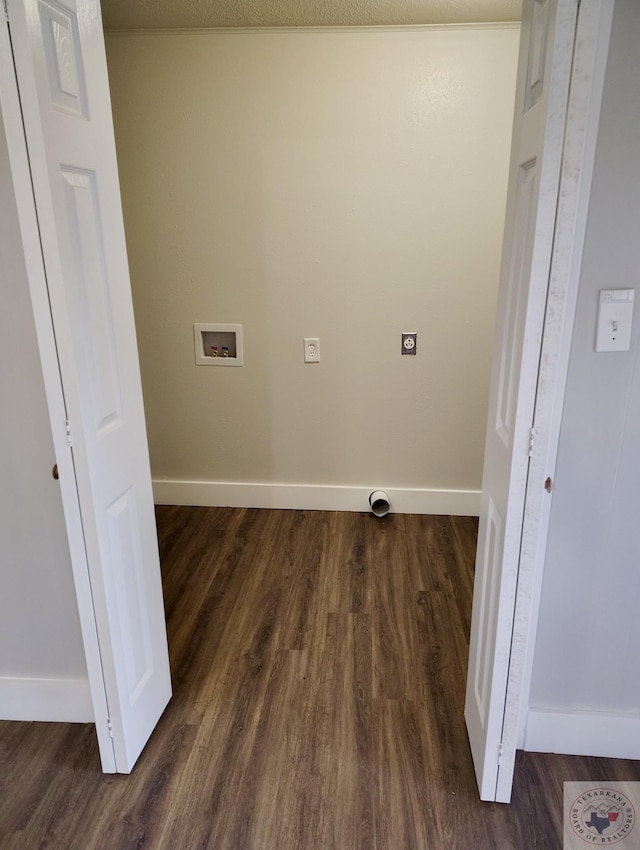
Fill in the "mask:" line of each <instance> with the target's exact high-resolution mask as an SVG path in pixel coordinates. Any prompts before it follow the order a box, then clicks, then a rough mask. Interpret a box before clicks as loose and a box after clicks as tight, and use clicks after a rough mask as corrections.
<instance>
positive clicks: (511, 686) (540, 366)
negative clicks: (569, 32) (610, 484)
mask: <svg viewBox="0 0 640 850" xmlns="http://www.w3.org/2000/svg"><path fill="white" fill-rule="evenodd" d="M613 6H614V0H581V2H580V9H579V15H578V20H577V28H576V33H575V41H574V44H573V45H570V46H569V45H568V47H567V49H568V50H569V49H571V50H572V51H573V58H572V68H571V76H570V88H569V93H568V100H567V112H566V118H565V124H564V139H563V148H562V159H561V166H560V178H559V191H558V202H557V208H556V214H555V221H554V222H552V223H551V224H552V227H553V233H554V235H553V246H552V252H551V261H550V267H549V276H548V280H547V281H545V282H544V286H545V287H547V296H546V307H545V312H544V319H543V322H542V325H541V326H540V327H539V328H531V327H530V328H529V332H530V333H532V334H536V333H539V338H540V356H539V359H538V361H537V362H536V363H533V362H532V363H530V364H528V365H527V368H528V369H529V372H528V374H527V375H526V376H524V381H523V376H522V375H521V381H520V392H522V384H523V383H524V384H525V386H526V385H529V386H532V387H533V388H534V389H533V401H534V404H533V409H534V414H533V422H532V429H531V443H530V451H529V454H528V456H526V457H525V456H523V457H517V458H514V460H513V463H514V464H518V465H519V467H520V469H521V474H522V476H523V477H524V478H525V479H526V489H525V494H524V501H523V513H522V530H521V534H520V548H519V559H518V565H517V578H516V591H515V599H514V608H513V617H512V620H511V625H510V626H509V628H510V630H511V633H510V638H509V640H508V641H507V642H508V643H509V644H510V650H509V657H508V663H507V677H506V683H505V685H504V692H503V693H501V695H500V698H501V700H502V704H503V705H504V713H503V721H502V730H501V743H500V747H499V752H496V753H490V752H489V751H488V750H487V751H486V758H487V759H488V760H489V759H493V760H494V764H496V777H497V780H496V787H495V795H492V796H490V797H483V799H491V800H495V801H497V802H503V803H508V802H509V801H510V799H511V788H512V783H513V773H514V767H515V755H516V749H518V748H522V746H523V743H524V733H525V728H526V720H527V712H528V708H529V691H530V686H531V675H532V669H533V656H534V651H535V639H536V630H537V624H538V613H539V607H540V596H541V590H542V577H543V572H544V562H545V555H546V543H547V534H548V527H549V517H550V510H551V503H552V495H551V494H550V492H547V490H546V488H545V482H546V480H547V478H549V479H551V482H552V481H553V477H554V471H555V464H556V458H557V451H558V443H559V436H560V425H561V420H562V408H563V402H564V392H565V386H566V378H567V372H568V366H569V353H570V346H571V338H572V332H573V323H574V318H575V308H576V301H577V295H578V286H579V280H580V272H581V264H582V249H583V246H584V238H585V231H586V222H587V214H588V208H589V198H590V191H591V182H592V176H593V166H594V159H595V150H596V142H597V135H598V124H599V118H600V107H601V102H602V92H603V88H604V78H605V72H606V65H607V57H608V50H609V40H610V34H611V22H612V17H613ZM539 285H542V282H539ZM523 368H524V367H523ZM534 370H535V374H534ZM551 489H552V485H551ZM496 760H497V761H496Z"/></svg>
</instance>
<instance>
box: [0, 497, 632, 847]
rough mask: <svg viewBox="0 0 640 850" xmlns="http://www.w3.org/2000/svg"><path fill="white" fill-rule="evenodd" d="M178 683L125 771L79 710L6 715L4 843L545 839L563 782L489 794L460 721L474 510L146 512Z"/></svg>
mask: <svg viewBox="0 0 640 850" xmlns="http://www.w3.org/2000/svg"><path fill="white" fill-rule="evenodd" d="M158 528H159V539H160V547H161V557H162V565H163V581H164V588H165V604H166V609H167V621H168V633H169V644H170V655H171V668H172V672H173V684H174V694H175V695H174V698H173V699H172V701H171V703H170V705H169V707H168V708H167V710H166V712H165V714H164V716H163V717H162V719H161V721H160V724H159V726H158V728H157V730H156V732H155V734H154V735H153V737H152V739H151V741H150V742H149V744H148V745H147V747H146V749H145V751H144V753H143V754H142V756H141V758H140V761H139V763H138V765H137V766H136V767H135V769H134V772H133V773H132V775H131V776H128V777H127V776H105V775H103V774H101V773H100V765H99V759H98V751H97V744H96V741H95V737H94V731H93V727H91V726H83V725H67V724H35V723H33V724H32V723H9V722H5V723H0V848H2V850H32V848H56V850H57V848H64V849H65V850H94V848H95V850H129V848H153V850H156V848H157V850H165V848H166V850H174V849H175V850H195V848H212V850H267V848H268V850H294V848H295V850H316V848H317V850H360V848H362V850H365V848H370V850H412V848H416V850H418V849H419V850H424V848H430V849H431V848H433V850H439V848H443V850H444V848H447V850H449V848H453V849H454V850H485V849H486V850H489V848H491V850H493V848H498V850H509V848H514V849H515V850H537V848H539V850H543V849H544V850H554V848H560V847H561V846H562V839H561V809H562V783H563V781H564V780H569V779H572V780H590V781H594V782H596V783H600V782H603V781H605V780H610V781H612V780H640V763H638V762H630V761H629V762H625V761H613V760H608V759H594V758H577V757H571V758H570V757H562V756H550V755H535V754H522V753H521V754H519V756H518V761H517V767H516V781H515V786H514V793H513V802H512V804H511V805H510V806H504V805H498V804H487V803H481V802H480V801H479V800H478V798H477V791H476V785H475V780H474V776H473V768H472V764H471V757H470V754H469V748H468V742H467V736H466V731H465V727H464V720H463V700H464V689H465V674H466V663H467V641H468V634H469V619H470V613H471V593H472V581H473V578H472V569H473V562H474V552H475V535H476V522H475V520H473V519H469V518H452V517H427V516H401V515H391V516H388V517H386V518H385V519H383V520H376V519H374V518H373V517H372V516H371V515H369V514H352V513H325V512H305V511H259V510H244V509H230V508H182V507H180V508H178V507H162V508H159V509H158Z"/></svg>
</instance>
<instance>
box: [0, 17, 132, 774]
mask: <svg viewBox="0 0 640 850" xmlns="http://www.w3.org/2000/svg"><path fill="white" fill-rule="evenodd" d="M4 18H5V19H4V26H0V109H1V110H2V115H3V120H4V125H5V132H6V137H7V148H8V153H9V162H10V167H11V175H12V181H13V188H14V193H15V200H16V207H17V211H18V221H19V225H20V232H21V237H22V248H23V252H24V257H25V265H26V270H27V277H28V281H29V292H30V297H31V305H32V310H33V316H34V321H35V325H36V328H37V334H36V337H37V343H38V351H39V355H40V364H41V367H42V373H43V378H44V385H45V394H46V398H47V406H48V410H49V420H50V425H51V433H52V437H53V446H54V451H55V456H56V463H57V465H58V470H59V474H60V478H59V483H60V493H61V496H62V506H63V511H64V518H65V525H66V529H67V537H68V541H69V552H70V555H71V567H72V572H73V581H74V585H75V591H76V598H77V602H78V613H79V616H80V627H81V631H82V640H83V644H84V652H85V659H86V663H87V675H88V679H89V690H90V693H91V702H92V706H93V722H94V723H95V727H96V734H97V738H98V747H99V750H100V759H101V762H102V769H103V771H104V772H105V773H115V771H116V759H115V751H114V742H113V738H112V735H111V729H110V722H109V710H108V705H107V697H106V690H105V682H104V672H103V668H102V659H101V655H100V645H99V642H98V631H97V626H96V617H95V611H94V607H93V595H92V591H91V582H90V578H89V567H88V562H87V553H86V550H85V542H84V532H83V528H82V518H81V513H80V502H79V497H78V491H77V487H76V477H75V468H74V464H73V456H72V453H71V446H70V442H69V435H68V432H67V411H66V404H65V398H64V391H63V386H62V378H61V375H60V370H59V367H58V353H57V347H56V339H55V331H54V325H53V318H52V315H51V309H50V305H49V295H48V290H47V279H46V273H45V267H44V260H43V256H42V247H41V244H40V230H39V225H38V214H37V208H36V203H35V198H34V194H33V187H32V183H31V171H30V164H29V155H28V152H27V142H26V138H25V134H24V127H23V123H22V111H21V106H20V96H19V93H18V83H17V79H16V75H15V68H14V66H13V52H12V48H11V39H10V35H9V27H8V19H7V16H6V15H5V16H4Z"/></svg>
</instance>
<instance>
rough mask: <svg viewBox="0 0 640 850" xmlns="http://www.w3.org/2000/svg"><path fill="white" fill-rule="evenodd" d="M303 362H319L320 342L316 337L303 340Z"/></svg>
mask: <svg viewBox="0 0 640 850" xmlns="http://www.w3.org/2000/svg"><path fill="white" fill-rule="evenodd" d="M304 362H305V363H319V362H320V340H319V339H318V337H317V336H316V337H311V336H307V337H305V338H304Z"/></svg>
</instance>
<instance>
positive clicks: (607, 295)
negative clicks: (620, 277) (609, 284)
mask: <svg viewBox="0 0 640 850" xmlns="http://www.w3.org/2000/svg"><path fill="white" fill-rule="evenodd" d="M634 295H635V290H633V289H602V290H600V304H599V307H598V324H597V328H596V351H628V350H629V346H630V345H631V320H632V318H633V302H634Z"/></svg>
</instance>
